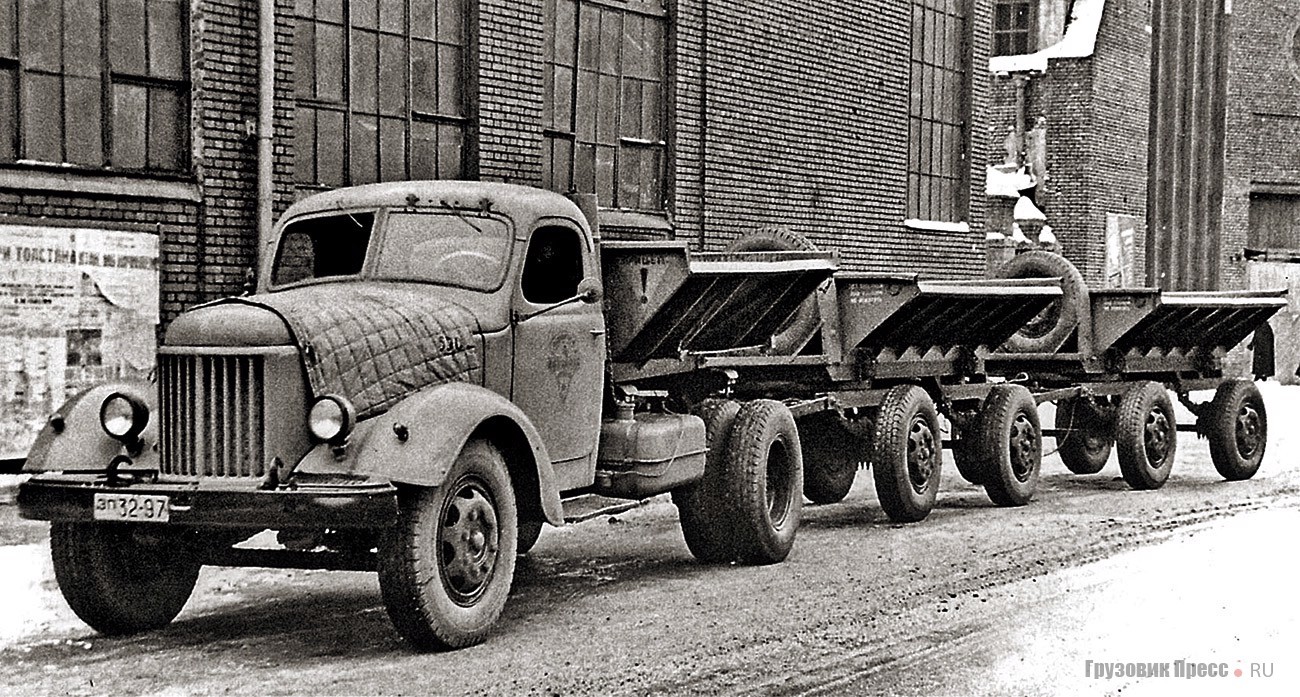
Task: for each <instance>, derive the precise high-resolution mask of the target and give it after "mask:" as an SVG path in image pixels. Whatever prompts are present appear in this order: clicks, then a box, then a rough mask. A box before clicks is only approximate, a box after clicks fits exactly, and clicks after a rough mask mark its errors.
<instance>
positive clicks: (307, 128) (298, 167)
mask: <svg viewBox="0 0 1300 697" xmlns="http://www.w3.org/2000/svg"><path fill="white" fill-rule="evenodd" d="M293 180H294V181H296V182H298V183H299V184H315V183H316V110H315V109H305V108H302V107H299V108H298V109H297V110H295V111H294V119H293Z"/></svg>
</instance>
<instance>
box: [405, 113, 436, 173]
mask: <svg viewBox="0 0 1300 697" xmlns="http://www.w3.org/2000/svg"><path fill="white" fill-rule="evenodd" d="M411 178H412V179H437V178H438V126H437V125H436V124H432V123H428V122H425V121H415V122H413V123H412V124H411Z"/></svg>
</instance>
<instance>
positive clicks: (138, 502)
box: [94, 494, 171, 523]
mask: <svg viewBox="0 0 1300 697" xmlns="http://www.w3.org/2000/svg"><path fill="white" fill-rule="evenodd" d="M94 513H95V515H94V517H95V520H116V521H128V522H137V523H166V522H167V521H168V520H170V519H171V501H170V500H169V499H168V498H167V497H166V496H151V495H149V494H95V512H94Z"/></svg>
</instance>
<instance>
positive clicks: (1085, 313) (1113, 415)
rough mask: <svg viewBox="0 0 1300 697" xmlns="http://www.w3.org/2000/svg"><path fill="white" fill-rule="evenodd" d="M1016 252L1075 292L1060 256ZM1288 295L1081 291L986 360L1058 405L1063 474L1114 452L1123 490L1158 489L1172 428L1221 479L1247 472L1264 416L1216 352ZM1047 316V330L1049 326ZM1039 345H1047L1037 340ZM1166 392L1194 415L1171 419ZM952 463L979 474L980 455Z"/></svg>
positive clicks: (1256, 461)
mask: <svg viewBox="0 0 1300 697" xmlns="http://www.w3.org/2000/svg"><path fill="white" fill-rule="evenodd" d="M1024 256H1025V257H1027V259H1026V260H1025V263H1023V264H1018V265H1017V266H1018V267H1019V268H1021V269H1032V270H1034V272H1035V273H1041V272H1042V271H1043V270H1044V269H1060V270H1061V271H1062V273H1063V274H1066V275H1065V276H1063V285H1064V286H1066V287H1067V289H1068V288H1070V287H1073V288H1076V289H1082V288H1083V285H1082V278H1081V277H1079V276H1078V271H1077V270H1074V268H1073V266H1070V265H1069V262H1068V261H1066V260H1064V259H1063V258H1061V257H1059V256H1057V255H1052V254H1050V253H1048V252H1042V251H1034V252H1029V253H1027V254H1026V255H1024ZM1071 276H1073V278H1071ZM1285 295H1286V290H1285V289H1281V290H1263V291H1226V292H1161V291H1160V290H1158V289H1153V288H1142V289H1091V290H1083V292H1081V293H1078V294H1077V302H1076V307H1074V308H1070V309H1066V310H1065V311H1062V310H1061V309H1060V308H1057V309H1055V310H1049V311H1048V312H1047V313H1045V315H1044V316H1040V317H1039V318H1037V320H1036V321H1038V322H1039V327H1038V328H1037V329H1033V327H1034V325H1035V321H1031V322H1030V323H1029V324H1028V325H1026V326H1027V327H1028V328H1030V333H1031V336H1030V337H1029V338H1030V341H1022V342H1015V341H1013V342H1009V343H1008V345H1006V346H1004V347H1003V349H1002V350H1000V351H997V352H995V353H993V354H992V355H991V356H990V357H989V359H988V361H987V366H988V369H989V371H990V372H991V373H992V374H995V375H999V376H1003V377H1007V378H1012V379H1014V380H1015V381H1016V382H1019V383H1021V384H1024V385H1026V386H1027V387H1029V388H1030V389H1031V390H1032V391H1033V392H1034V398H1035V400H1036V401H1037V402H1038V403H1040V404H1042V403H1047V402H1053V403H1055V404H1056V407H1057V416H1056V427H1055V428H1054V429H1049V430H1045V431H1044V433H1045V434H1046V435H1051V436H1053V437H1055V439H1056V443H1057V449H1058V453H1059V454H1060V456H1061V460H1062V461H1063V462H1064V463H1065V466H1066V467H1067V468H1068V469H1069V470H1070V471H1071V472H1074V473H1076V474H1095V473H1097V472H1100V471H1101V470H1102V468H1103V467H1105V465H1106V462H1107V460H1108V459H1109V457H1110V454H1111V451H1112V449H1114V450H1115V451H1116V454H1117V457H1118V460H1119V465H1120V470H1121V472H1122V474H1123V476H1124V480H1125V481H1126V482H1128V484H1129V485H1130V486H1131V487H1133V488H1134V489H1158V488H1160V487H1161V486H1163V485H1164V483H1165V482H1166V481H1167V480H1168V478H1169V474H1170V472H1171V470H1172V468H1173V464H1174V459H1175V453H1176V448H1177V443H1178V439H1177V433H1178V432H1180V431H1186V432H1195V433H1197V434H1198V435H1200V436H1202V437H1204V438H1206V439H1207V440H1208V442H1209V446H1210V456H1211V460H1212V461H1213V463H1214V467H1215V469H1216V470H1217V471H1218V472H1219V474H1221V475H1222V476H1223V477H1224V478H1225V479H1227V480H1230V481H1236V480H1243V479H1249V478H1250V477H1252V476H1254V475H1255V473H1256V472H1257V471H1258V469H1259V466H1260V463H1261V462H1262V460H1263V457H1264V449H1265V444H1266V440H1267V435H1268V417H1267V412H1266V410H1265V408H1264V401H1263V398H1262V397H1261V395H1260V393H1259V390H1258V388H1257V387H1256V386H1255V385H1254V383H1253V382H1251V381H1248V380H1242V379H1237V378H1230V377H1227V376H1225V374H1224V359H1225V358H1226V356H1227V354H1228V352H1229V351H1230V350H1232V349H1233V348H1234V347H1235V346H1237V345H1238V344H1240V343H1241V342H1242V341H1243V340H1245V339H1246V337H1247V336H1249V335H1250V334H1251V333H1252V332H1253V331H1254V330H1255V329H1256V328H1258V327H1259V326H1260V325H1262V324H1263V323H1265V322H1267V321H1268V319H1269V318H1270V317H1272V316H1273V315H1274V314H1275V313H1276V312H1277V311H1278V310H1279V309H1281V308H1283V307H1285V306H1286V299H1285ZM1069 300H1070V299H1068V298H1063V300H1062V303H1063V304H1064V303H1066V302H1067V301H1069ZM1063 318H1064V319H1066V320H1067V321H1066V322H1065V323H1064V324H1065V326H1064V327H1062V326H1061V325H1062V324H1063V323H1062V322H1061V320H1062V319H1063ZM1052 324H1055V325H1056V329H1049V328H1048V327H1047V325H1052ZM1056 330H1063V331H1060V339H1059V346H1057V347H1055V348H1053V349H1051V350H1046V351H1032V350H1028V351H1027V350H1025V344H1027V343H1028V344H1032V343H1033V341H1036V340H1038V339H1040V338H1043V337H1046V336H1047V335H1048V334H1049V333H1051V331H1056ZM1022 338H1023V337H1022ZM1051 343H1053V344H1054V343H1056V341H1055V340H1053V341H1052V342H1051ZM1043 346H1051V344H1046V345H1045V344H1042V343H1041V342H1039V344H1038V347H1039V348H1041V347H1043ZM1200 390H1214V391H1215V393H1214V397H1213V398H1212V399H1211V400H1209V401H1206V402H1195V401H1194V400H1193V399H1192V397H1191V393H1192V392H1194V391H1200ZM1169 391H1173V392H1174V393H1175V394H1176V395H1177V398H1178V400H1179V401H1180V402H1181V403H1182V404H1183V405H1184V406H1186V407H1187V409H1188V410H1189V411H1191V413H1192V414H1193V415H1194V416H1195V417H1196V421H1195V423H1192V424H1179V423H1178V422H1177V417H1176V414H1175V412H1174V408H1173V404H1172V401H1171V400H1170V398H1169V394H1168V393H1169ZM958 465H959V467H960V468H961V469H962V474H963V476H965V477H966V479H967V480H969V481H972V482H979V481H980V480H981V479H982V478H984V477H985V476H987V473H986V472H985V471H984V470H983V469H982V468H981V467H980V465H979V464H978V463H968V462H962V461H960V460H959V462H958Z"/></svg>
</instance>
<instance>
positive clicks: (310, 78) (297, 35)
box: [293, 19, 316, 99]
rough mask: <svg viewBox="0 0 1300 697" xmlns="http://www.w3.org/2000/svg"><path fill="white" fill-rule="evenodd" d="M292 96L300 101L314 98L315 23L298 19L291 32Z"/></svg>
mask: <svg viewBox="0 0 1300 697" xmlns="http://www.w3.org/2000/svg"><path fill="white" fill-rule="evenodd" d="M293 79H294V95H295V96H297V97H298V98H300V99H311V98H312V97H314V96H316V23H315V22H312V21H310V20H306V19H299V20H298V21H297V22H296V23H295V25H294V32H293Z"/></svg>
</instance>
